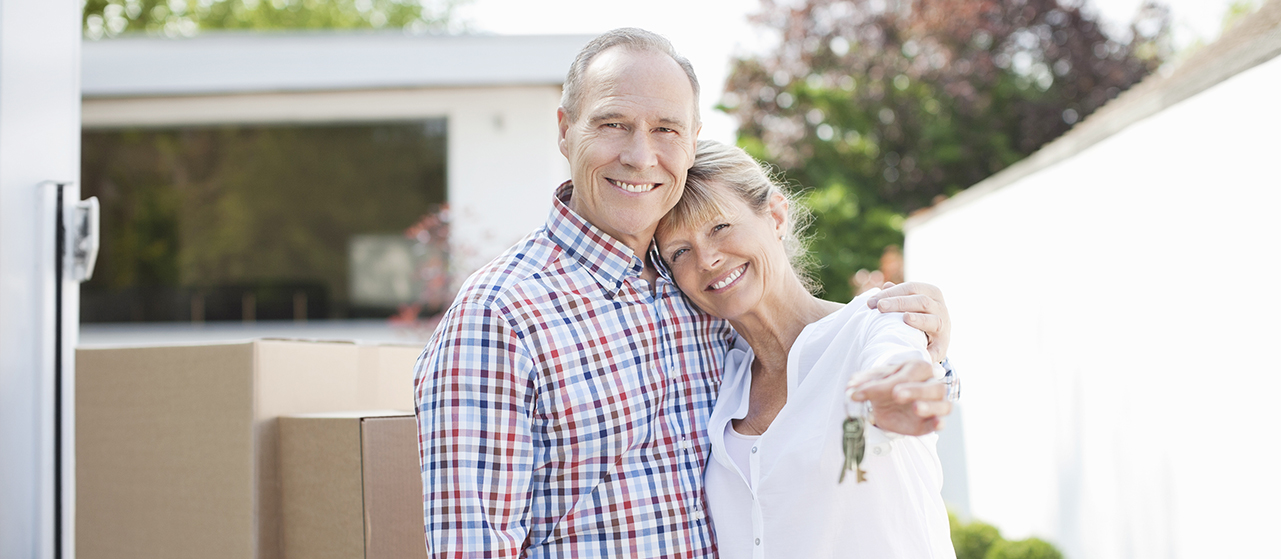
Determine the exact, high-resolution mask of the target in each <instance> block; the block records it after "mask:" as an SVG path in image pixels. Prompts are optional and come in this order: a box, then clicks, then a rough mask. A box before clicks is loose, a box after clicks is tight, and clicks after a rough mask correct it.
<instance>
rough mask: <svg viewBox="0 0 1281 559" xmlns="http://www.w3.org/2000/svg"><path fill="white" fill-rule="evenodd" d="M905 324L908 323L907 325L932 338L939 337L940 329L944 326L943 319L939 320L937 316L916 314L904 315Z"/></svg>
mask: <svg viewBox="0 0 1281 559" xmlns="http://www.w3.org/2000/svg"><path fill="white" fill-rule="evenodd" d="M903 322H906V323H907V325H908V326H911V327H912V328H916V329H917V330H920V331H922V332H925V334H926V335H927V336H930V337H931V338H933V337H934V336H935V335H937V334H938V332H939V328H941V327H942V326H943V319H942V318H939V317H938V316H937V315H932V314H921V313H914V312H910V313H906V314H904V315H903Z"/></svg>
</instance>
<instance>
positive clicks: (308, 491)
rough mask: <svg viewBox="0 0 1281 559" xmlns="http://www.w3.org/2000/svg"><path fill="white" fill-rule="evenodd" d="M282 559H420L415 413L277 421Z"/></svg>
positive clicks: (420, 510)
mask: <svg viewBox="0 0 1281 559" xmlns="http://www.w3.org/2000/svg"><path fill="white" fill-rule="evenodd" d="M280 479H281V502H282V510H283V512H284V516H283V518H282V526H283V530H284V538H283V539H284V552H285V553H284V557H285V559H425V558H426V557H427V549H426V546H425V545H424V544H423V539H424V538H423V485H422V476H421V473H420V469H419V466H418V433H417V426H416V425H415V422H414V416H413V415H405V414H398V413H396V412H391V413H390V414H388V413H373V412H371V413H351V414H316V415H307V416H295V417H282V418H280Z"/></svg>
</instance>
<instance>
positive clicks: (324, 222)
mask: <svg viewBox="0 0 1281 559" xmlns="http://www.w3.org/2000/svg"><path fill="white" fill-rule="evenodd" d="M445 134H446V127H445V121H444V120H443V119H435V120H427V121H415V122H397V123H360V124H354V125H349V124H344V125H282V126H276V125H273V126H225V127H201V128H181V129H127V130H89V131H85V132H84V134H83V141H84V143H83V159H82V167H81V169H82V173H83V175H82V177H81V181H82V182H81V185H82V186H81V188H82V192H83V194H84V196H86V197H87V196H97V197H98V198H99V200H100V201H101V204H102V223H101V230H102V247H101V250H100V253H99V258H98V265H97V269H96V271H95V273H94V277H93V279H92V280H91V281H89V282H88V283H86V284H85V285H84V286H83V287H82V290H81V310H80V317H81V321H82V322H163V321H195V322H201V321H221V320H237V321H239V320H281V319H285V320H289V319H292V320H298V319H319V318H361V317H366V318H372V317H386V316H388V315H389V314H391V313H393V312H395V311H396V309H397V308H398V307H399V305H402V304H405V303H411V302H413V301H415V300H417V299H418V298H419V295H420V291H421V286H420V283H421V279H420V278H421V277H422V275H423V274H422V272H421V269H420V268H421V267H422V265H423V262H426V261H427V260H428V259H430V258H431V257H433V255H430V254H426V252H429V251H430V250H431V246H433V245H431V244H430V243H424V242H422V239H419V240H417V241H415V240H413V239H411V238H409V237H407V236H406V234H405V232H406V230H407V229H408V228H410V227H411V226H413V225H414V224H415V223H418V222H420V221H421V220H422V219H423V216H425V215H429V214H431V213H433V212H435V211H437V210H438V209H439V208H440V205H441V204H443V203H444V202H445ZM411 237H412V235H411ZM435 256H439V255H435ZM437 260H439V258H437Z"/></svg>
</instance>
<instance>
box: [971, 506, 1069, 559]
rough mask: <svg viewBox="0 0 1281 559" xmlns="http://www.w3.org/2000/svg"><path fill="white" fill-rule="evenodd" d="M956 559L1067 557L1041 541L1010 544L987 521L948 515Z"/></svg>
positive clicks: (1021, 541) (1045, 558) (1019, 541)
mask: <svg viewBox="0 0 1281 559" xmlns="http://www.w3.org/2000/svg"><path fill="white" fill-rule="evenodd" d="M947 519H948V524H949V525H951V528H952V547H954V548H955V549H956V559H1063V554H1062V553H1061V552H1059V550H1058V549H1056V548H1055V547H1054V546H1053V545H1052V544H1050V543H1049V542H1047V541H1045V540H1042V539H1040V538H1028V539H1025V540H1018V541H1009V540H1006V539H1005V538H1002V537H1001V531H1000V530H997V529H996V527H995V526H992V525H991V524H988V523H986V522H980V521H977V520H976V521H973V522H965V523H963V522H961V521H959V520H957V518H956V515H954V514H952V513H948V515H947Z"/></svg>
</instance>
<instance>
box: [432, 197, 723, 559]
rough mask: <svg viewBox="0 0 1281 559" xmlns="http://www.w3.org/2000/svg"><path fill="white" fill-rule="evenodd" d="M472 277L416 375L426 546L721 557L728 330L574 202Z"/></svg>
mask: <svg viewBox="0 0 1281 559" xmlns="http://www.w3.org/2000/svg"><path fill="white" fill-rule="evenodd" d="M571 193H572V185H570V184H569V183H565V184H564V185H561V187H560V188H559V189H558V190H557V193H556V196H555V200H554V202H553V203H554V208H553V209H552V212H551V215H550V216H549V217H548V219H547V225H546V227H544V228H542V229H539V230H537V231H535V232H533V233H532V234H530V235H529V236H528V237H526V238H525V239H524V240H522V241H521V242H519V243H517V244H516V246H514V247H512V248H511V249H510V250H508V251H507V252H506V253H505V254H503V255H502V256H500V257H498V258H497V259H496V260H494V261H493V262H491V263H490V264H489V265H487V266H486V267H485V268H483V269H481V270H480V271H478V272H476V273H475V274H473V275H472V276H471V278H469V279H468V281H467V283H466V284H465V286H464V287H463V290H462V292H461V293H460V294H459V295H458V298H457V299H456V300H455V301H454V304H453V306H452V307H451V308H450V309H449V311H448V312H447V313H446V314H445V317H444V319H443V320H442V321H441V323H440V325H439V326H438V327H437V329H436V333H435V335H434V336H433V337H432V340H431V342H429V343H428V345H427V348H426V349H425V350H424V351H423V354H422V356H421V357H420V358H419V360H418V364H417V367H416V369H415V375H414V386H415V404H416V408H417V416H418V443H419V458H420V460H421V464H422V475H423V498H424V507H423V508H424V514H425V515H426V528H427V549H428V552H429V555H430V556H432V557H556V558H563V557H583V558H587V557H628V558H630V557H714V556H715V549H716V546H715V543H714V540H713V537H712V531H711V528H710V526H709V524H708V520H707V518H706V516H705V514H704V512H703V511H704V510H706V507H705V505H704V494H703V466H704V464H705V463H706V460H707V457H708V453H709V451H710V446H709V443H708V439H707V435H706V430H707V421H708V418H709V416H710V414H711V410H712V406H713V404H714V403H715V402H716V394H717V388H718V386H719V384H720V378H721V368H722V363H723V358H724V355H725V352H726V350H727V349H728V348H729V346H730V345H731V342H732V337H733V336H734V334H733V331H732V330H731V328H730V326H729V324H728V323H727V322H725V321H722V320H719V319H715V318H712V317H710V316H708V315H706V314H704V313H702V312H699V311H698V310H697V309H696V308H695V307H694V306H693V305H692V304H691V303H690V302H689V301H688V300H687V299H685V297H684V296H683V295H682V294H681V293H680V291H679V290H678V289H677V288H676V285H675V284H674V283H672V282H671V281H670V276H668V275H666V272H665V270H660V271H662V272H663V275H660V277H659V278H658V279H657V280H656V286H655V289H654V293H653V294H651V292H650V289H649V284H648V283H647V282H645V281H644V280H642V279H641V278H640V277H639V275H640V273H641V270H642V269H643V266H644V262H643V261H642V260H641V258H639V257H638V256H637V255H635V254H633V253H632V251H631V249H629V248H627V246H626V245H624V244H622V243H620V242H618V241H616V240H614V239H613V238H611V237H609V236H608V235H606V234H605V233H604V232H602V231H601V230H599V229H597V228H596V227H594V226H592V225H591V224H590V223H587V222H586V221H584V220H583V219H582V218H581V217H579V216H578V215H576V214H574V213H573V212H571V211H570V209H569V208H568V207H567V206H566V203H567V201H568V200H569V196H570V195H571Z"/></svg>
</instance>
